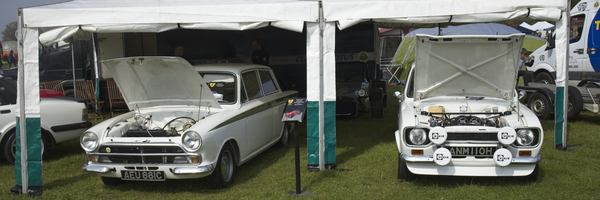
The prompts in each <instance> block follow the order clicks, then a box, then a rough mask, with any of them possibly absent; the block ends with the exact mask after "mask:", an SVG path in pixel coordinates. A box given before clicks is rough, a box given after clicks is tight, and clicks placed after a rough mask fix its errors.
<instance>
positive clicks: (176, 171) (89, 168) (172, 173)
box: [82, 163, 214, 179]
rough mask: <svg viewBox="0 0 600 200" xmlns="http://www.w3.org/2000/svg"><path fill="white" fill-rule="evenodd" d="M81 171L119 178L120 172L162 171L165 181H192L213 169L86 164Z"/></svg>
mask: <svg viewBox="0 0 600 200" xmlns="http://www.w3.org/2000/svg"><path fill="white" fill-rule="evenodd" d="M82 169H83V171H86V172H96V173H99V174H100V176H104V177H113V178H121V171H124V170H127V171H135V170H156V171H162V172H164V174H165V178H166V179H192V178H202V177H206V176H208V175H210V174H212V172H213V170H214V167H213V165H201V166H164V165H143V164H131V165H127V166H124V165H99V164H93V163H86V164H84V165H83V167H82Z"/></svg>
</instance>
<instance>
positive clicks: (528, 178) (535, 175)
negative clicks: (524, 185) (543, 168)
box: [525, 164, 540, 181]
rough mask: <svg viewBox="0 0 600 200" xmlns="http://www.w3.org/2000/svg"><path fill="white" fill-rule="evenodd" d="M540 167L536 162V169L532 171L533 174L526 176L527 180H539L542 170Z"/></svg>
mask: <svg viewBox="0 0 600 200" xmlns="http://www.w3.org/2000/svg"><path fill="white" fill-rule="evenodd" d="M539 168H540V166H539V164H536V165H535V169H533V172H531V174H529V175H527V176H525V180H526V181H537V179H538V174H539V170H540V169H539Z"/></svg>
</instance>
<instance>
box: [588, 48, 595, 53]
mask: <svg viewBox="0 0 600 200" xmlns="http://www.w3.org/2000/svg"><path fill="white" fill-rule="evenodd" d="M587 54H596V48H594V47H592V48H588V49H587Z"/></svg>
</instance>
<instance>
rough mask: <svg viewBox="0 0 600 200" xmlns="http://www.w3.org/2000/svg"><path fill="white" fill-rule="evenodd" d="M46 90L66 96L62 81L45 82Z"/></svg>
mask: <svg viewBox="0 0 600 200" xmlns="http://www.w3.org/2000/svg"><path fill="white" fill-rule="evenodd" d="M44 88H45V89H49V90H54V91H57V92H60V93H61V94H63V95H64V94H65V90H64V89H63V85H62V81H49V82H44Z"/></svg>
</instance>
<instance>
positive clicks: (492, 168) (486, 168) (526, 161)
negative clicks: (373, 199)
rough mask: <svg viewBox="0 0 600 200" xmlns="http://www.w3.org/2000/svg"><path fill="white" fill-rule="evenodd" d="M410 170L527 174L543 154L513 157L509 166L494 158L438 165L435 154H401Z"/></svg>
mask: <svg viewBox="0 0 600 200" xmlns="http://www.w3.org/2000/svg"><path fill="white" fill-rule="evenodd" d="M400 159H402V160H403V161H404V162H405V163H406V166H407V168H408V170H410V172H412V173H413V174H420V175H445V176H527V175H529V174H531V173H532V172H533V171H534V169H535V165H537V164H538V163H539V162H540V161H541V160H542V157H541V155H537V156H535V157H517V158H512V160H511V163H510V164H509V165H508V166H505V167H501V166H498V165H496V164H495V163H494V160H493V159H492V158H474V157H466V158H452V160H451V161H450V163H449V164H448V165H445V166H441V165H437V164H435V162H434V158H433V156H409V155H405V154H400Z"/></svg>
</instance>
